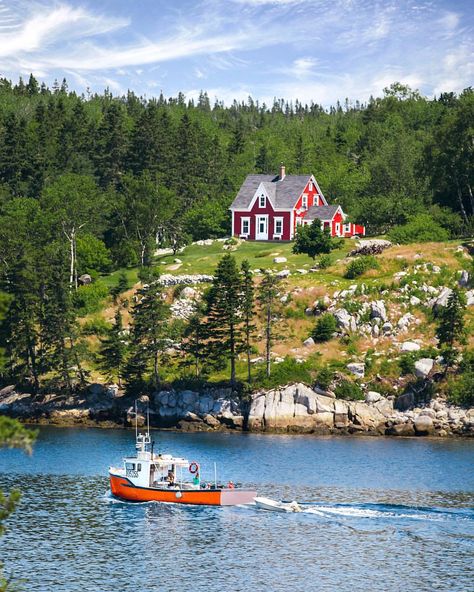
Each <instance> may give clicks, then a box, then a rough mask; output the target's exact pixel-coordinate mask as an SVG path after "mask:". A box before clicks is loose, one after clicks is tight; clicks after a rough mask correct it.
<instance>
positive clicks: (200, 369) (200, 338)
mask: <svg viewBox="0 0 474 592" xmlns="http://www.w3.org/2000/svg"><path fill="white" fill-rule="evenodd" d="M206 337H207V330H206V323H205V321H204V311H203V310H202V309H201V308H198V310H196V312H195V313H194V314H193V315H192V316H191V318H190V319H189V321H188V323H187V325H186V327H185V329H184V332H183V339H182V341H181V352H182V353H183V354H184V355H185V357H184V358H183V359H182V360H180V366H181V367H182V368H190V367H192V368H193V369H194V377H195V378H196V379H199V378H201V377H202V376H203V375H204V374H206V372H205V363H206V359H207V351H206V344H205V341H206Z"/></svg>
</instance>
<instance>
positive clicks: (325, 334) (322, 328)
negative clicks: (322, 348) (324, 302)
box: [311, 313, 337, 343]
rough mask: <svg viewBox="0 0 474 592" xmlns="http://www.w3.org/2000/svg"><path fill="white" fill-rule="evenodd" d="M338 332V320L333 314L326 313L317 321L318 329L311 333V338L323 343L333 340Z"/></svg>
mask: <svg viewBox="0 0 474 592" xmlns="http://www.w3.org/2000/svg"><path fill="white" fill-rule="evenodd" d="M336 331H337V322H336V319H335V318H334V316H333V315H332V314H331V313H324V314H322V315H321V316H320V317H319V318H318V320H317V321H316V327H315V328H314V330H313V332H312V333H311V336H312V338H313V339H314V341H316V342H317V343H323V342H325V341H329V340H330V339H332V336H333V333H335V332H336Z"/></svg>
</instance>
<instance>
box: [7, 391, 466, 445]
mask: <svg viewBox="0 0 474 592" xmlns="http://www.w3.org/2000/svg"><path fill="white" fill-rule="evenodd" d="M147 408H149V413H150V423H151V425H152V426H153V427H158V428H167V429H176V430H181V431H187V432H189V431H229V430H230V431H237V432H238V431H249V432H257V433H291V434H298V433H301V434H320V435H326V434H344V435H346V434H347V435H354V434H364V435H373V436H438V437H453V436H463V437H473V436H474V408H471V409H462V408H460V407H455V406H453V405H449V404H448V403H446V401H444V400H442V399H441V398H436V399H433V400H431V401H430V402H429V403H428V404H426V405H424V406H422V407H418V406H416V404H415V398H414V396H413V394H411V393H408V394H406V395H403V396H401V397H398V399H397V400H396V401H395V400H394V398H391V397H387V398H385V397H382V396H381V395H380V394H379V393H377V392H374V391H369V392H368V393H366V395H365V401H346V400H342V399H336V398H335V397H334V395H333V394H332V393H331V392H329V391H322V390H320V389H319V388H317V387H314V389H313V388H310V387H308V386H307V385H305V384H302V383H298V384H291V385H287V386H284V387H281V388H279V389H272V390H268V391H261V392H256V393H253V394H251V395H250V396H249V397H248V398H247V399H246V400H241V399H239V398H238V397H237V396H235V393H233V392H232V390H231V389H230V388H216V389H209V390H207V391H205V392H200V393H198V392H195V391H191V390H183V391H179V392H176V391H174V390H163V391H159V392H156V393H153V394H152V395H151V396H148V395H142V396H141V397H140V398H139V399H138V410H139V413H138V422H139V425H143V424H144V422H145V410H146V409H147ZM0 413H2V414H5V415H9V416H11V417H16V418H18V419H20V420H22V421H24V422H26V423H36V424H48V425H60V426H71V425H82V426H97V427H128V426H131V425H133V424H134V422H135V414H134V402H133V401H132V400H131V399H130V398H128V397H126V396H124V395H123V393H122V392H121V391H120V390H119V388H118V387H117V386H116V385H101V384H92V385H90V386H89V388H88V389H87V390H86V391H84V392H82V393H79V394H75V395H73V396H71V395H57V394H51V395H41V396H36V397H35V396H33V395H31V394H28V393H18V392H16V390H15V388H14V387H13V386H9V387H5V388H4V389H2V390H1V391H0Z"/></svg>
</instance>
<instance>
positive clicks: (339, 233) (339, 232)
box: [336, 222, 341, 236]
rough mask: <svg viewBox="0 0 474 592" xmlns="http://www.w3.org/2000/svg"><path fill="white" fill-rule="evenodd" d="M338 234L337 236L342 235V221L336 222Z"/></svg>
mask: <svg viewBox="0 0 474 592" xmlns="http://www.w3.org/2000/svg"><path fill="white" fill-rule="evenodd" d="M336 234H337V236H341V223H340V222H336Z"/></svg>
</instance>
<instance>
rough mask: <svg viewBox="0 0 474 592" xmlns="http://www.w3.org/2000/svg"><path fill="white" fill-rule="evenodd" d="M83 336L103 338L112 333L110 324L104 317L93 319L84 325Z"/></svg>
mask: <svg viewBox="0 0 474 592" xmlns="http://www.w3.org/2000/svg"><path fill="white" fill-rule="evenodd" d="M81 330H82V334H83V335H99V336H100V337H103V336H105V335H107V333H108V332H109V331H110V323H108V322H107V321H106V320H105V319H104V318H103V317H98V316H96V317H92V318H90V319H87V321H86V322H85V323H84V324H83V325H82V328H81Z"/></svg>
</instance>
